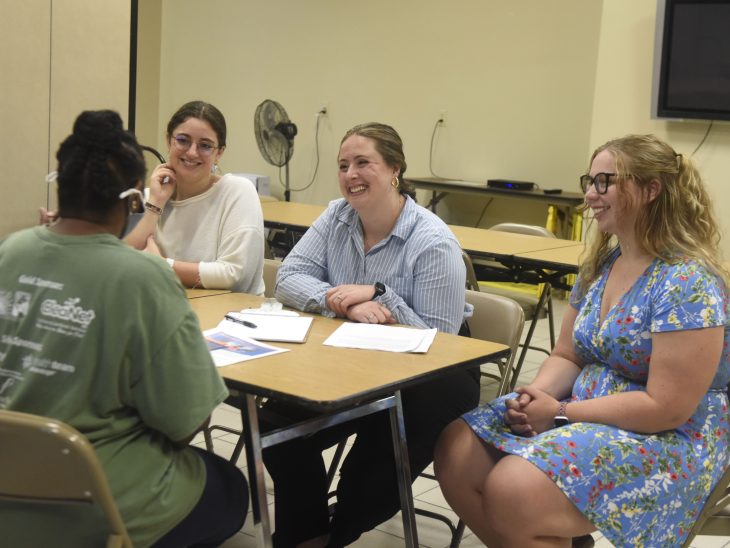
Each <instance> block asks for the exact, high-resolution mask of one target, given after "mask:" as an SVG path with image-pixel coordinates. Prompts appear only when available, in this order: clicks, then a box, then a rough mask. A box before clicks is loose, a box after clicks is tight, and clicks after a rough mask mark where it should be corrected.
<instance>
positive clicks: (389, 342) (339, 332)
mask: <svg viewBox="0 0 730 548" xmlns="http://www.w3.org/2000/svg"><path fill="white" fill-rule="evenodd" d="M435 336H436V329H415V328H411V327H396V326H392V325H380V324H367V323H343V324H342V325H341V326H340V327H338V328H337V329H336V330H335V332H334V333H332V335H330V336H329V337H328V338H327V340H326V341H324V343H323V344H326V345H328V346H340V347H343V348H363V349H366V350H385V351H387V352H419V353H425V352H428V349H429V348H430V347H431V343H432V342H433V339H434V337H435Z"/></svg>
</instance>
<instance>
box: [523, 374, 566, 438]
mask: <svg viewBox="0 0 730 548" xmlns="http://www.w3.org/2000/svg"><path fill="white" fill-rule="evenodd" d="M515 392H517V393H518V394H527V395H528V396H529V397H530V398H531V399H530V402H529V403H528V404H527V405H525V406H524V407H522V409H521V411H522V412H523V413H524V414H525V415H526V423H527V424H529V425H530V426H531V427H532V431H533V432H534V433H535V434H542V433H543V432H545V431H546V430H550V429H551V428H552V427H553V425H554V423H555V415H556V414H557V412H558V408H559V407H560V402H559V401H558V400H556V399H555V398H553V397H552V396H551V395H550V394H548V393H547V392H543V391H542V390H540V389H539V388H534V387H532V386H529V385H528V386H521V387H519V388H517V389H516V390H515Z"/></svg>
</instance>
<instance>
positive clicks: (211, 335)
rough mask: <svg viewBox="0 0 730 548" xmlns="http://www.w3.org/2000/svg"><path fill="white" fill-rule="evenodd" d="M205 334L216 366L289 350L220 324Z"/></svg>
mask: <svg viewBox="0 0 730 548" xmlns="http://www.w3.org/2000/svg"><path fill="white" fill-rule="evenodd" d="M221 323H223V322H221ZM226 323H230V322H226ZM203 336H204V337H205V341H206V342H207V343H208V350H210V355H211V357H212V358H213V363H215V365H216V367H223V366H224V365H231V364H232V363H238V362H244V361H247V360H253V359H256V358H263V357H264V356H270V355H272V354H279V353H281V352H288V351H289V350H288V349H287V348H277V347H275V346H271V345H269V344H264V343H262V342H259V341H255V340H253V339H249V338H247V337H241V336H239V335H238V334H236V333H231V332H230V331H229V330H227V329H225V328H221V327H220V326H218V327H216V328H215V329H208V330H207V331H204V332H203Z"/></svg>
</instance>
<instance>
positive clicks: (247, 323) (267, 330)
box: [218, 310, 314, 343]
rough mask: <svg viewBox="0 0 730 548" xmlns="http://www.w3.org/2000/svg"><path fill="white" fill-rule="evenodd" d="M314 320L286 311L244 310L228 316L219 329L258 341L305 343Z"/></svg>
mask: <svg viewBox="0 0 730 548" xmlns="http://www.w3.org/2000/svg"><path fill="white" fill-rule="evenodd" d="M292 314H294V315H292ZM313 319H314V318H312V317H311V316H299V315H298V314H297V313H296V312H294V313H292V312H287V311H285V310H281V311H278V312H261V311H259V310H243V311H241V312H229V313H228V314H226V319H225V320H223V321H222V322H221V323H220V325H219V326H218V327H219V328H221V327H223V328H225V329H226V330H230V331H231V332H233V333H237V334H238V335H240V336H242V337H249V338H251V339H256V340H257V341H277V342H294V343H303V342H304V341H306V340H307V334H308V333H309V329H310V327H312V320H313ZM252 326H253V327H252Z"/></svg>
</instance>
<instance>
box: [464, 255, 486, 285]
mask: <svg viewBox="0 0 730 548" xmlns="http://www.w3.org/2000/svg"><path fill="white" fill-rule="evenodd" d="M461 258H462V259H464V266H465V267H466V288H467V289H470V290H472V291H481V289H480V288H479V280H477V274H476V272H474V263H472V262H471V257H469V254H468V253H467V252H466V251H464V250H463V249H462V250H461Z"/></svg>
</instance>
